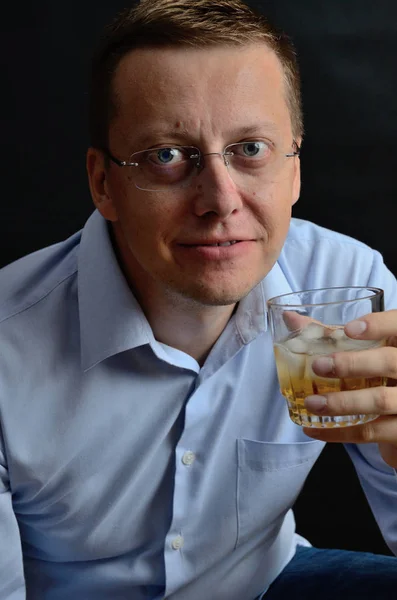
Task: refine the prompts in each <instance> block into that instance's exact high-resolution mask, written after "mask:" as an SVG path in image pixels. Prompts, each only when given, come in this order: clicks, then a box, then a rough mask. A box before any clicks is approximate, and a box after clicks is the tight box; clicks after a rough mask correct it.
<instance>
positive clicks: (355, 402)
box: [305, 386, 397, 416]
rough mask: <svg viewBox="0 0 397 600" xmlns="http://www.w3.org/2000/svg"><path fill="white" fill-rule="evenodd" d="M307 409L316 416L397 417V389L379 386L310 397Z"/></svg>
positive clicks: (306, 399)
mask: <svg viewBox="0 0 397 600" xmlns="http://www.w3.org/2000/svg"><path fill="white" fill-rule="evenodd" d="M305 407H306V408H307V409H308V410H309V411H310V412H312V413H314V414H316V415H329V416H334V415H397V389H396V388H388V387H386V386H379V387H373V388H366V389H363V390H353V391H348V392H335V393H330V394H324V395H321V396H320V395H315V396H308V397H307V398H305Z"/></svg>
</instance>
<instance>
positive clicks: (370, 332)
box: [345, 310, 397, 340]
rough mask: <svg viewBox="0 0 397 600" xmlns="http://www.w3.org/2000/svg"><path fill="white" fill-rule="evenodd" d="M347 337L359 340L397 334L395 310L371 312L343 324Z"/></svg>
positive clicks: (380, 338)
mask: <svg viewBox="0 0 397 600" xmlns="http://www.w3.org/2000/svg"><path fill="white" fill-rule="evenodd" d="M345 333H346V335H348V336H349V337H352V338H356V339H360V340H383V339H386V338H390V337H393V336H397V310H387V311H385V312H379V313H371V314H369V315H365V316H364V317H361V318H360V319H357V320H355V321H350V323H347V325H346V326H345Z"/></svg>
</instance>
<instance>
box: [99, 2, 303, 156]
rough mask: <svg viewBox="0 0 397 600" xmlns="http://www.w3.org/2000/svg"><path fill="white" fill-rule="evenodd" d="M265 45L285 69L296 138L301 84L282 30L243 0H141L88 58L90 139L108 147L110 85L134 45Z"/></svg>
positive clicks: (112, 99)
mask: <svg viewBox="0 0 397 600" xmlns="http://www.w3.org/2000/svg"><path fill="white" fill-rule="evenodd" d="M260 42H263V43H265V44H266V45H267V46H268V48H270V49H271V50H273V52H274V53H275V54H276V56H277V57H278V59H279V60H280V63H281V65H282V68H283V73H284V80H285V91H286V102H287V106H288V108H289V111H290V116H291V124H292V133H293V136H294V138H295V139H296V138H299V137H301V136H302V134H303V117H302V105H301V89H300V88H301V85H300V75H299V67H298V63H297V59H296V54H295V50H294V46H293V44H292V42H291V40H290V39H289V38H288V37H287V36H286V34H285V33H283V32H281V31H278V30H276V29H275V28H274V27H272V26H271V25H270V24H269V22H268V21H267V19H266V18H265V17H264V16H263V15H261V14H260V13H258V12H256V11H254V10H253V9H251V8H249V7H248V6H247V5H246V4H244V3H243V2H242V1H241V0H217V1H216V2H214V0H141V2H140V3H139V4H137V5H136V6H134V7H133V8H129V9H125V10H123V11H122V12H121V13H120V14H119V15H118V16H117V17H116V19H115V20H114V22H113V23H111V24H110V25H109V26H108V27H107V28H106V29H105V32H104V35H103V37H102V40H101V42H100V44H99V47H98V49H97V51H96V53H95V54H94V57H93V61H92V78H91V90H90V107H89V111H90V114H89V121H90V139H91V145H92V146H94V147H96V148H102V149H103V148H106V147H107V145H108V136H109V126H110V123H111V121H112V119H113V118H114V117H115V116H116V114H117V104H116V99H115V97H114V93H113V89H112V84H113V78H114V74H115V72H116V69H117V66H118V65H119V63H120V61H121V59H122V58H123V57H124V56H125V55H127V54H128V53H129V52H131V51H132V50H134V49H137V48H149V47H162V46H169V47H172V46H174V47H181V46H185V47H193V48H205V47H210V46H230V47H236V46H244V45H248V44H252V43H260Z"/></svg>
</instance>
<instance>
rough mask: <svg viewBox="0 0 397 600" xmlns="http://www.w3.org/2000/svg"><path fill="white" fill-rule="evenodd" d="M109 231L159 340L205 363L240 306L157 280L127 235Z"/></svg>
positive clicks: (118, 256) (132, 288)
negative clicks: (206, 299)
mask: <svg viewBox="0 0 397 600" xmlns="http://www.w3.org/2000/svg"><path fill="white" fill-rule="evenodd" d="M109 232H110V236H111V240H112V244H113V248H114V251H115V253H116V256H117V258H118V261H119V264H120V267H121V269H122V271H123V273H124V276H125V278H126V280H127V282H128V284H129V286H130V288H131V290H132V291H133V293H134V296H135V297H136V299H137V300H138V302H139V304H140V306H141V308H142V310H143V312H144V313H145V316H146V318H147V320H148V321H149V323H150V326H151V328H152V330H153V334H154V337H155V338H156V340H157V341H158V342H162V343H163V344H167V345H168V346H171V347H172V348H176V349H177V350H182V351H183V352H186V354H189V355H190V356H192V357H193V358H194V359H195V360H197V362H198V363H199V364H200V365H201V366H202V365H203V364H204V362H205V359H206V358H207V356H208V354H209V352H210V350H211V348H212V347H213V345H214V344H215V342H216V341H217V339H218V338H219V336H220V335H221V333H222V331H223V330H224V329H225V327H226V325H227V323H228V321H229V320H230V317H231V316H232V314H233V311H234V309H235V307H236V306H237V305H236V304H232V305H226V306H209V305H203V304H200V303H199V302H196V301H195V300H192V299H190V298H186V297H184V296H182V295H181V294H178V293H177V292H174V291H171V290H170V289H169V288H166V287H165V286H163V285H161V284H159V283H158V282H155V281H153V280H152V279H151V278H150V277H148V276H147V274H146V273H144V272H143V270H142V269H141V267H140V265H139V264H138V263H137V261H135V260H134V259H133V257H132V256H131V253H130V252H129V250H128V248H127V246H126V244H125V242H124V239H123V236H122V235H117V231H114V230H112V228H110V227H109Z"/></svg>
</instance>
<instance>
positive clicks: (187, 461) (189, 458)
mask: <svg viewBox="0 0 397 600" xmlns="http://www.w3.org/2000/svg"><path fill="white" fill-rule="evenodd" d="M195 460H196V455H195V453H194V452H185V454H184V455H183V456H182V462H183V464H184V465H186V466H187V467H188V466H189V465H192V464H193V463H194V461H195Z"/></svg>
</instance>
